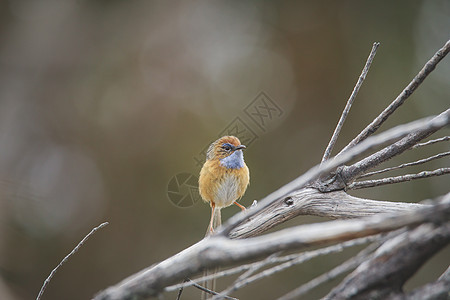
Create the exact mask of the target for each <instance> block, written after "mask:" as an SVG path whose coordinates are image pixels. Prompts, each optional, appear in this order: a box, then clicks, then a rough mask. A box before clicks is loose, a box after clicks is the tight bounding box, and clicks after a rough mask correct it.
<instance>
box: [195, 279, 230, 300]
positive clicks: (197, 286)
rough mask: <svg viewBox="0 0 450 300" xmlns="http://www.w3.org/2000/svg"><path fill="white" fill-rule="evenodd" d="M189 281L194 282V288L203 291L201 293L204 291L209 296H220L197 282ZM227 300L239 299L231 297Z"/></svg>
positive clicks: (227, 297)
mask: <svg viewBox="0 0 450 300" xmlns="http://www.w3.org/2000/svg"><path fill="white" fill-rule="evenodd" d="M189 281H191V282H192V286H194V287H196V288H198V289H199V290H201V291H203V292H205V293H208V294H211V295H217V294H218V293H217V292H215V291H212V290H210V289H207V288H205V287H204V286H202V285H200V284H198V283H197V282H194V281H192V280H191V279H189ZM225 299H230V300H238V299H237V298H233V297H229V296H226V297H225Z"/></svg>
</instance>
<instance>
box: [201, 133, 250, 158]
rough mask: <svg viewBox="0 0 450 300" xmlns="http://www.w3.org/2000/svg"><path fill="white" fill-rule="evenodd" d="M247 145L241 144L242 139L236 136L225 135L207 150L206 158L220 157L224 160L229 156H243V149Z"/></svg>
mask: <svg viewBox="0 0 450 300" xmlns="http://www.w3.org/2000/svg"><path fill="white" fill-rule="evenodd" d="M245 148H246V147H245V145H241V141H239V139H238V138H237V137H235V136H223V137H221V138H220V139H218V140H216V141H215V142H213V143H212V144H211V145H210V146H209V148H208V151H207V152H206V160H210V159H219V160H221V161H223V160H224V159H226V158H227V157H230V156H232V157H234V156H235V157H236V159H237V158H240V157H243V155H242V151H241V150H243V149H245Z"/></svg>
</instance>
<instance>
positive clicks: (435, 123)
mask: <svg viewBox="0 0 450 300" xmlns="http://www.w3.org/2000/svg"><path fill="white" fill-rule="evenodd" d="M449 123H450V110H449V111H447V112H444V113H442V114H440V115H439V116H437V117H434V118H432V119H430V118H424V119H421V120H418V121H414V122H411V123H408V124H404V125H399V126H396V127H394V128H392V129H389V130H386V131H385V132H382V133H380V134H378V135H376V136H372V137H370V138H368V139H366V140H365V141H364V142H361V143H360V144H358V145H357V146H355V147H353V148H352V149H351V150H349V151H346V153H345V154H342V155H340V156H337V157H334V158H333V159H330V160H327V161H325V162H323V163H322V164H320V165H316V166H315V167H313V168H311V169H309V170H308V171H307V172H306V173H304V174H303V175H301V176H299V177H297V178H296V179H294V180H293V181H291V182H289V183H288V184H286V185H284V186H283V187H281V188H279V189H278V190H276V191H275V192H273V193H271V194H269V195H268V196H266V197H264V198H263V199H262V200H261V201H259V203H258V206H256V207H254V208H252V209H251V210H250V209H249V210H248V211H247V212H246V213H238V214H236V215H235V216H233V217H231V218H230V219H229V220H228V221H227V222H226V223H225V224H224V225H223V226H222V227H219V228H218V229H217V230H216V234H220V235H223V236H226V235H228V234H229V233H230V232H231V231H232V230H233V229H234V228H236V227H237V226H238V225H239V224H241V223H242V222H243V221H245V220H247V219H250V218H251V217H253V216H254V215H256V214H257V213H259V212H261V211H262V210H267V208H268V207H269V206H270V205H273V204H275V202H278V203H279V202H280V201H284V200H285V199H284V197H285V196H286V195H288V194H289V193H291V192H293V191H294V190H297V189H300V188H302V187H304V186H306V185H307V184H310V185H312V182H313V181H314V180H316V179H317V178H318V177H319V176H321V175H323V174H325V173H327V174H328V173H329V172H330V171H332V170H334V169H336V168H337V167H338V166H341V165H343V164H345V163H347V162H348V161H351V160H353V159H355V158H356V157H360V156H362V155H364V154H365V153H366V152H368V151H370V150H372V149H374V148H376V147H378V146H381V145H386V144H388V143H391V142H393V141H396V140H398V139H399V138H401V137H404V136H405V135H407V134H411V132H413V133H416V132H422V133H423V132H434V131H436V130H438V129H440V128H442V127H443V126H445V125H447V124H449ZM350 174H351V173H350ZM344 187H345V184H344V182H341V183H339V182H338V185H337V186H334V185H333V184H332V182H331V184H328V183H327V184H321V183H320V184H318V186H317V188H318V189H319V190H320V191H322V192H324V191H325V192H330V191H335V190H340V189H343V188H344Z"/></svg>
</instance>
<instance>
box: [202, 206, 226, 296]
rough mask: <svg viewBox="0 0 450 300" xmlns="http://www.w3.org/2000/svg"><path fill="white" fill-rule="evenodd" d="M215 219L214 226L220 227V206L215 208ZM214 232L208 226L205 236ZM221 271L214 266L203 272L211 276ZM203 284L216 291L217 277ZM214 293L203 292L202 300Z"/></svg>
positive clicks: (204, 274)
mask: <svg viewBox="0 0 450 300" xmlns="http://www.w3.org/2000/svg"><path fill="white" fill-rule="evenodd" d="M212 218H213V221H212V228H213V229H214V230H215V229H216V228H219V227H220V226H221V225H222V214H221V212H220V208H217V207H216V208H215V209H214V212H213V216H212ZM212 233H213V232H211V231H210V228H209V227H208V228H207V229H206V235H205V237H207V236H209V235H211V234H212ZM217 272H219V268H214V269H206V270H205V271H204V272H203V276H209V275H213V274H215V273H217ZM202 285H203V286H204V287H205V288H207V289H208V290H210V291H215V290H216V279H211V280H205V281H203V282H202ZM211 296H212V295H211V294H209V293H207V292H202V300H205V299H208V298H210V297H211Z"/></svg>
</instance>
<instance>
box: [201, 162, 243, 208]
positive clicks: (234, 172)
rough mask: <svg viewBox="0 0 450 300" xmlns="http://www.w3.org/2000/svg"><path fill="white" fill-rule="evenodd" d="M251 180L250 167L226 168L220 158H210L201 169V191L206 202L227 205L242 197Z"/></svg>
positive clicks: (219, 205) (220, 205)
mask: <svg viewBox="0 0 450 300" xmlns="http://www.w3.org/2000/svg"><path fill="white" fill-rule="evenodd" d="M249 181H250V173H249V170H248V167H247V166H246V165H244V166H243V167H242V168H239V169H231V168H226V167H224V166H222V165H221V164H220V161H219V160H208V161H206V162H205V164H204V165H203V168H202V170H201V171H200V178H199V191H200V195H201V197H202V199H203V200H204V201H205V202H210V203H214V204H215V205H216V206H217V207H227V206H230V205H231V204H233V202H234V201H236V200H238V199H239V198H241V197H242V196H243V195H244V193H245V190H246V189H247V186H248V184H249Z"/></svg>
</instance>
